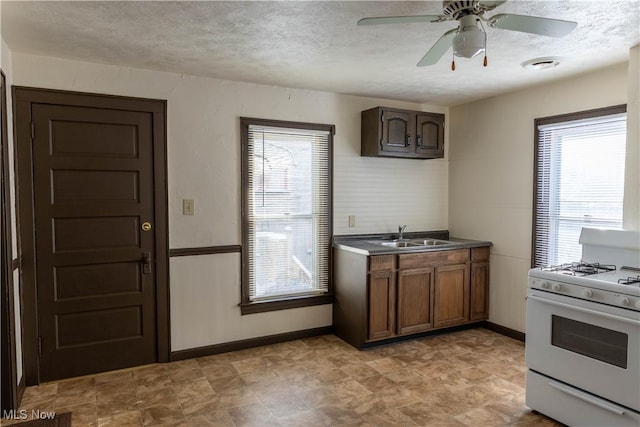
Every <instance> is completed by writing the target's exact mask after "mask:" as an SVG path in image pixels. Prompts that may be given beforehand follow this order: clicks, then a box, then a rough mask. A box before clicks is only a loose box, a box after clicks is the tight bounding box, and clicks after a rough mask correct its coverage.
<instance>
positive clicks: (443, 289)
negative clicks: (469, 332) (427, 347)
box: [433, 264, 469, 328]
mask: <svg viewBox="0 0 640 427" xmlns="http://www.w3.org/2000/svg"><path fill="white" fill-rule="evenodd" d="M435 274H436V277H435V285H434V286H435V292H434V309H433V310H434V313H433V315H434V318H433V321H434V327H436V328H439V327H443V326H453V325H457V324H460V323H465V322H467V321H468V320H469V267H468V266H467V264H457V265H447V266H442V267H437V268H436V273H435Z"/></svg>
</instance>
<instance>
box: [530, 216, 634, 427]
mask: <svg viewBox="0 0 640 427" xmlns="http://www.w3.org/2000/svg"><path fill="white" fill-rule="evenodd" d="M580 243H581V244H582V258H583V259H582V260H581V261H578V262H574V263H569V264H563V265H558V266H551V267H544V268H534V269H532V270H530V271H529V278H528V291H527V326H526V347H525V356H526V363H527V367H528V372H527V384H526V402H527V405H528V406H529V407H531V408H532V409H535V410H537V411H539V412H541V413H543V414H545V415H548V416H550V417H551V418H554V419H556V420H558V421H561V422H563V423H565V424H568V425H571V426H635V427H638V426H640V232H636V231H622V230H599V229H588V228H584V229H583V230H582V233H581V236H580Z"/></svg>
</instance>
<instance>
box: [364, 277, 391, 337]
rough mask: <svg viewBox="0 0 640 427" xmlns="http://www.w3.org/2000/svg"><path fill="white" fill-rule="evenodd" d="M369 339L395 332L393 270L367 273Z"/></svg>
mask: <svg viewBox="0 0 640 427" xmlns="http://www.w3.org/2000/svg"><path fill="white" fill-rule="evenodd" d="M368 288H369V334H368V335H369V339H370V340H377V339H381V338H389V337H392V336H393V335H394V334H395V300H396V298H395V295H396V285H395V271H392V270H384V271H373V272H371V273H370V274H369V285H368Z"/></svg>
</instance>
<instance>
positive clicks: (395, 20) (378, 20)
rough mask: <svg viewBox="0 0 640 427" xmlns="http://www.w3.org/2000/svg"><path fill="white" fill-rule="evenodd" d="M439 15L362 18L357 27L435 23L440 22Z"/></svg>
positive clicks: (440, 17)
mask: <svg viewBox="0 0 640 427" xmlns="http://www.w3.org/2000/svg"><path fill="white" fill-rule="evenodd" d="M442 18H443V16H441V15H411V16H380V17H375V18H362V19H361V20H359V21H358V25H380V24H410V23H413V22H437V21H439V20H441V19H442Z"/></svg>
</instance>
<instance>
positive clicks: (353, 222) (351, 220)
mask: <svg viewBox="0 0 640 427" xmlns="http://www.w3.org/2000/svg"><path fill="white" fill-rule="evenodd" d="M355 226H356V216H355V215H349V227H355Z"/></svg>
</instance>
